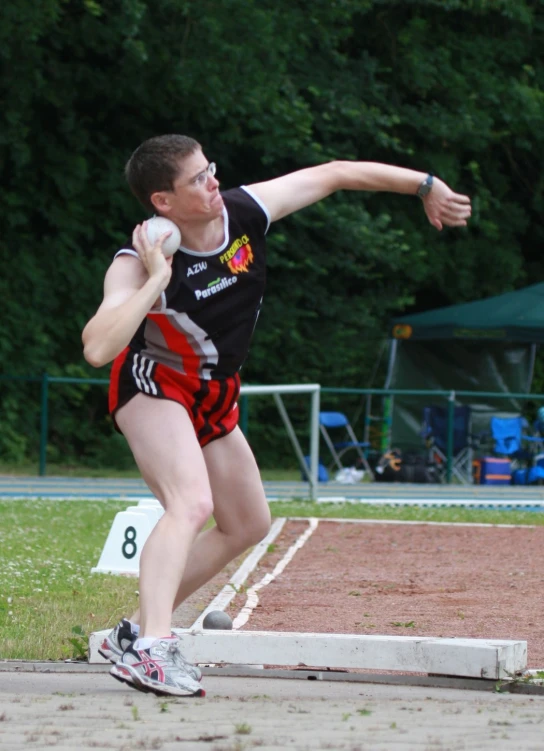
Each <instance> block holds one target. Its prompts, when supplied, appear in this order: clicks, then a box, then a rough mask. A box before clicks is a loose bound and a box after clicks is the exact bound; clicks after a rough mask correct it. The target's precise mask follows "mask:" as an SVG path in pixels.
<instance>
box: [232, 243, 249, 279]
mask: <svg viewBox="0 0 544 751" xmlns="http://www.w3.org/2000/svg"><path fill="white" fill-rule="evenodd" d="M252 263H253V251H252V250H251V245H250V244H249V243H246V244H245V245H242V247H241V248H238V250H237V251H236V255H234V256H233V257H232V258H231V259H230V261H229V262H228V267H229V269H230V270H231V271H232V273H233V274H240V273H241V272H242V271H246V272H247V271H249V266H250V264H252Z"/></svg>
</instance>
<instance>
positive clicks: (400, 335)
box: [385, 284, 544, 450]
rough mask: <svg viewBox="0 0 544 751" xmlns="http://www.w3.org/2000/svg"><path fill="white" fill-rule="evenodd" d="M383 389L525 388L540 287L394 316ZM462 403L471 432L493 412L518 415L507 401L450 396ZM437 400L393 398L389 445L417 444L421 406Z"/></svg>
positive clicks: (537, 328)
mask: <svg viewBox="0 0 544 751" xmlns="http://www.w3.org/2000/svg"><path fill="white" fill-rule="evenodd" d="M390 336H391V340H390V342H391V347H390V357H389V368H388V375H387V380H386V384H385V387H386V388H390V389H406V390H415V389H418V390H419V389H422V390H440V391H444V390H446V391H456V392H457V391H483V392H492V393H494V394H498V393H503V394H509V393H517V394H520V393H529V392H530V388H531V381H532V376H533V365H534V359H535V353H536V346H537V345H538V344H540V343H542V342H544V284H533V285H531V286H530V287H526V288H524V289H520V290H517V291H515V292H507V293H505V294H503V295H498V296H496V297H490V298H487V299H485V300H477V301H475V302H468V303H462V304H460V305H450V306H448V307H445V308H438V309H436V310H430V311H427V312H425V313H415V314H413V315H406V316H402V317H400V318H395V319H394V320H393V321H392V323H391V331H390ZM457 402H458V403H465V404H470V405H471V407H472V414H473V425H472V427H473V432H475V433H482V432H484V431H486V430H488V429H489V418H490V417H491V415H492V414H494V415H497V414H498V415H512V414H516V415H517V414H520V412H521V410H522V402H521V401H520V400H519V399H514V398H493V396H486V397H472V398H468V397H467V398H462V397H457ZM440 403H441V404H443V405H444V404H445V403H446V401H445V398H444V397H442V398H436V397H434V398H433V397H432V396H431V395H429V396H426V397H406V396H396V397H394V400H393V407H392V410H391V436H390V445H392V446H395V447H397V446H398V447H399V448H401V449H405V450H406V449H412V450H413V449H418V448H419V449H421V447H422V438H421V435H420V434H421V425H422V416H423V407H424V406H428V405H430V404H440Z"/></svg>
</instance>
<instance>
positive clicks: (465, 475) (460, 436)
mask: <svg viewBox="0 0 544 751" xmlns="http://www.w3.org/2000/svg"><path fill="white" fill-rule="evenodd" d="M421 436H422V437H423V438H424V440H425V445H426V447H427V450H428V452H429V456H428V462H429V464H430V465H434V467H435V469H436V474H437V477H438V479H439V480H440V481H441V482H445V480H446V468H447V455H448V408H447V407H442V406H439V405H437V404H433V405H431V406H429V407H424V409H423V426H422V429H421ZM473 443H474V436H473V435H472V433H471V409H470V407H469V406H468V405H460V406H456V407H454V408H453V446H452V463H451V471H452V475H455V477H457V479H458V480H459V481H460V482H462V483H463V485H468V484H471V483H472V482H473V477H472V458H473Z"/></svg>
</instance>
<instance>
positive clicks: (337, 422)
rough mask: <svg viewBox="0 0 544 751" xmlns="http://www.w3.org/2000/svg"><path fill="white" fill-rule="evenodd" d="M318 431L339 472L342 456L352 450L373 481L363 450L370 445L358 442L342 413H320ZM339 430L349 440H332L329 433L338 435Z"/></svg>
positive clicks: (341, 465) (372, 474) (342, 467)
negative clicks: (332, 432) (334, 432)
mask: <svg viewBox="0 0 544 751" xmlns="http://www.w3.org/2000/svg"><path fill="white" fill-rule="evenodd" d="M319 430H320V432H321V435H322V436H323V439H324V441H325V443H326V444H327V447H328V449H329V451H330V452H331V456H332V459H333V462H334V464H335V465H336V466H337V467H338V469H339V470H342V469H344V466H343V464H342V461H341V459H342V457H343V456H344V454H346V453H347V452H348V451H352V450H353V451H355V453H356V454H357V456H358V457H359V459H360V461H361V464H362V465H363V467H364V468H365V470H366V471H367V472H368V474H369V475H370V477H371V478H372V479H374V473H373V472H372V470H371V469H370V465H369V463H368V459H367V458H366V454H365V452H364V449H369V448H370V443H365V442H364V441H359V440H358V438H357V436H356V435H355V431H354V430H353V428H352V426H351V424H350V422H349V420H348V418H347V417H346V415H345V414H344V413H343V412H320V413H319ZM339 430H342V431H343V435H344V436H345V435H346V434H347V437H348V439H349V440H343V441H338V440H333V438H332V437H331V434H330V433H329V431H336V432H337V435H338V431H339Z"/></svg>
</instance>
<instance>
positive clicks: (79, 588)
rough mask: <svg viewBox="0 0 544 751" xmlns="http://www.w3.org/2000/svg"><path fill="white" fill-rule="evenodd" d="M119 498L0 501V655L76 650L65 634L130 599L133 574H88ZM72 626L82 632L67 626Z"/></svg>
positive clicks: (118, 610) (109, 616) (108, 618)
mask: <svg viewBox="0 0 544 751" xmlns="http://www.w3.org/2000/svg"><path fill="white" fill-rule="evenodd" d="M125 508H127V503H126V502H124V503H122V502H113V501H112V502H108V503H97V502H83V503H82V502H76V501H64V502H60V501H56V502H53V501H0V520H1V521H0V657H1V658H2V659H25V660H60V659H66V658H72V657H77V656H78V649H77V648H76V647H75V646H74V644H73V642H72V641H71V640H76V641H82V640H84V639H85V637H86V635H88V634H89V633H90V632H91V631H93V630H98V629H101V628H106V627H107V626H108V625H112V624H114V623H116V622H117V620H118V619H119V617H120V615H122V614H124V613H126V612H127V610H130V609H134V607H135V606H136V604H137V595H136V590H137V589H138V581H137V579H136V578H135V577H123V576H109V575H104V574H91V567H93V566H96V565H97V563H98V560H99V558H100V554H101V552H102V548H103V547H104V543H105V541H106V537H107V535H108V532H109V530H110V527H111V523H112V521H113V519H114V517H115V514H116V513H117V511H122V510H124V509H125ZM77 627H79V628H80V629H81V631H82V633H83V635H84V636H83V637H79V638H78V637H77V635H75V634H74V633H73V632H72V629H73V628H77Z"/></svg>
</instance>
